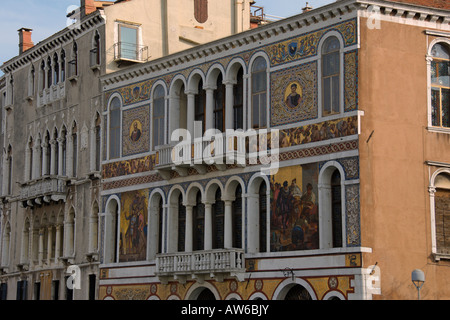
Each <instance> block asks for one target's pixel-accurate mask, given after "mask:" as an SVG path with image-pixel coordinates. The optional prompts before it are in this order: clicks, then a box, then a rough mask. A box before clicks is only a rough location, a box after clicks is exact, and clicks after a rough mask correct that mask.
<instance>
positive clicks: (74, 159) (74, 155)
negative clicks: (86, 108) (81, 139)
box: [72, 123, 78, 177]
mask: <svg viewBox="0 0 450 320" xmlns="http://www.w3.org/2000/svg"><path fill="white" fill-rule="evenodd" d="M77 166H78V130H77V124H76V123H74V124H73V126H72V176H73V177H76V176H77Z"/></svg>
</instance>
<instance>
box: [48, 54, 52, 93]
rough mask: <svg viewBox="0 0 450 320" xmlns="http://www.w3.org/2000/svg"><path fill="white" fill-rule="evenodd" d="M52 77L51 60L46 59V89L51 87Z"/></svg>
mask: <svg viewBox="0 0 450 320" xmlns="http://www.w3.org/2000/svg"><path fill="white" fill-rule="evenodd" d="M52 75H53V69H52V59H51V58H50V57H48V59H47V88H50V87H51V86H52V84H53V83H52Z"/></svg>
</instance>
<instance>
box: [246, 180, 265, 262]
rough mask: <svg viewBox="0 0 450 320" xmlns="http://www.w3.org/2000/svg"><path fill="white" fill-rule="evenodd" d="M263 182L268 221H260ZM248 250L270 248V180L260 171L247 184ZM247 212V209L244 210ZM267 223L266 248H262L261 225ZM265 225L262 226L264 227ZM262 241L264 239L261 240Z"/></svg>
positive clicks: (254, 251)
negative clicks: (260, 199)
mask: <svg viewBox="0 0 450 320" xmlns="http://www.w3.org/2000/svg"><path fill="white" fill-rule="evenodd" d="M262 183H265V184H266V221H265V222H261V221H260V211H259V190H260V186H261V184H262ZM245 196H246V199H247V226H246V227H247V230H246V232H247V239H248V240H247V246H248V247H247V250H248V252H251V253H256V252H261V251H264V252H267V251H269V248H270V236H269V235H270V181H269V178H268V177H267V176H266V175H264V174H261V173H260V172H258V173H256V174H254V175H253V176H252V177H251V178H250V180H249V182H248V186H247V193H246V195H245ZM244 212H245V211H244ZM263 223H265V225H266V227H265V231H266V239H265V243H266V250H262V248H260V230H261V229H260V225H261V224H263ZM262 227H263V226H261V228H262ZM261 241H262V240H261Z"/></svg>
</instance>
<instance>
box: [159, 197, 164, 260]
mask: <svg viewBox="0 0 450 320" xmlns="http://www.w3.org/2000/svg"><path fill="white" fill-rule="evenodd" d="M163 223H164V208H163V200H162V197H160V199H159V202H158V235H159V237H158V253H162V252H163V241H164V238H163V237H164V234H163Z"/></svg>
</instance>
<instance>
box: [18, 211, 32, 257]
mask: <svg viewBox="0 0 450 320" xmlns="http://www.w3.org/2000/svg"><path fill="white" fill-rule="evenodd" d="M29 250H30V221H29V220H28V218H27V219H26V220H25V223H24V225H23V230H22V250H21V251H22V253H21V256H20V262H21V263H28V262H29V260H30V252H29Z"/></svg>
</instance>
